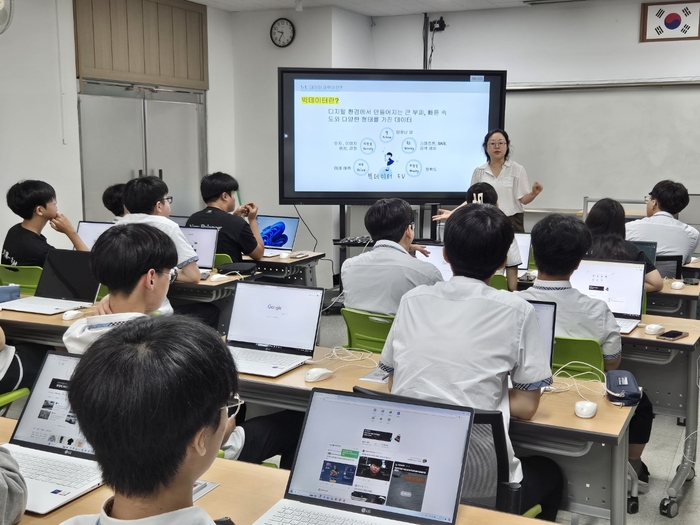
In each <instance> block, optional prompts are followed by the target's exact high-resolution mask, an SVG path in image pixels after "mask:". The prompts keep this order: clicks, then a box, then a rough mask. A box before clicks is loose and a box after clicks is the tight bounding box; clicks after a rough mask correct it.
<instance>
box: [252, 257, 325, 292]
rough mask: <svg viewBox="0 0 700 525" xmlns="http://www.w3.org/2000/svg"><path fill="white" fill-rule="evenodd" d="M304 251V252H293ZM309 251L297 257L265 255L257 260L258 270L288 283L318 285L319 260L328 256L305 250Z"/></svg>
mask: <svg viewBox="0 0 700 525" xmlns="http://www.w3.org/2000/svg"><path fill="white" fill-rule="evenodd" d="M294 253H302V252H292V254H294ZM303 253H307V254H308V255H307V256H306V257H302V258H300V259H295V258H293V257H290V258H289V259H280V258H279V256H277V257H264V258H262V259H260V260H259V261H256V264H257V265H258V271H259V272H261V273H262V277H265V278H268V279H279V280H280V281H282V282H284V283H287V284H297V285H302V286H314V287H315V286H317V285H316V266H317V265H318V261H319V260H321V259H322V258H323V257H325V256H326V254H325V253H321V252H303ZM243 259H244V260H252V259H250V257H248V256H244V257H243Z"/></svg>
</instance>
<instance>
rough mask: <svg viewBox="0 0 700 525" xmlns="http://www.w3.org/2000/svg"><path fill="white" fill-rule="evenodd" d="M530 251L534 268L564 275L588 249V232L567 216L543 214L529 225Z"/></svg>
mask: <svg viewBox="0 0 700 525" xmlns="http://www.w3.org/2000/svg"><path fill="white" fill-rule="evenodd" d="M531 238H532V253H533V255H534V256H535V263H536V264H537V269H538V270H539V271H541V272H544V273H546V274H548V275H568V274H570V273H573V271H574V270H575V269H576V268H577V267H578V265H579V263H580V262H581V259H583V257H584V256H585V255H586V252H588V250H589V249H590V248H591V232H590V230H589V229H588V226H586V225H585V224H584V223H583V221H581V220H580V219H577V218H576V217H572V216H570V215H562V214H559V213H554V214H552V215H547V216H546V217H545V218H544V219H542V220H541V221H539V222H538V223H537V224H535V226H534V227H533V228H532V233H531Z"/></svg>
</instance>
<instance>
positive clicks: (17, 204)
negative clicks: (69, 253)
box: [1, 180, 88, 268]
mask: <svg viewBox="0 0 700 525" xmlns="http://www.w3.org/2000/svg"><path fill="white" fill-rule="evenodd" d="M7 206H8V207H9V208H10V209H11V210H12V211H13V212H14V213H15V214H17V215H19V216H20V217H22V222H21V223H19V224H15V225H14V226H13V227H12V228H10V229H9V231H8V232H7V236H6V237H5V243H4V244H3V246H2V258H1V261H2V264H11V265H12V266H41V267H42V268H43V267H44V261H45V260H46V255H47V254H48V253H49V251H50V250H53V249H54V248H53V246H51V245H50V244H49V243H48V242H46V237H44V236H43V235H42V234H41V232H42V230H43V229H44V227H45V226H46V224H47V223H49V224H51V227H52V228H53V229H54V230H56V231H57V232H61V233H63V234H65V235H66V236H67V237H68V238H69V239H70V241H71V242H72V243H73V246H75V249H76V250H81V251H88V250H87V246H85V243H84V242H83V241H82V239H81V238H80V237H79V236H78V232H77V231H76V229H75V228H74V227H73V225H72V224H71V222H70V221H69V220H68V217H66V216H65V215H63V214H62V213H58V204H57V203H56V190H54V189H53V187H52V186H51V185H50V184H48V183H46V182H44V181H40V180H23V181H20V182H18V183H17V184H14V185H13V186H12V187H11V188H10V189H9V190H8V192H7Z"/></svg>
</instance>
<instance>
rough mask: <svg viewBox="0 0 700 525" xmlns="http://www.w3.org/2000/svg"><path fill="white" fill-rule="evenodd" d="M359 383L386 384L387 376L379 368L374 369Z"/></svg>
mask: <svg viewBox="0 0 700 525" xmlns="http://www.w3.org/2000/svg"><path fill="white" fill-rule="evenodd" d="M360 381H369V382H370V383H388V382H389V374H388V373H387V372H386V371H384V370H382V369H381V368H375V369H374V370H372V371H371V372H370V373H369V374H366V375H363V376H362V377H361V378H360Z"/></svg>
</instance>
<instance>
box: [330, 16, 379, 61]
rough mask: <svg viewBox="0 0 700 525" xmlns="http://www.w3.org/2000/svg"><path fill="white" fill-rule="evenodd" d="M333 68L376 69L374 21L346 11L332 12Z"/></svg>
mask: <svg viewBox="0 0 700 525" xmlns="http://www.w3.org/2000/svg"><path fill="white" fill-rule="evenodd" d="M331 20H332V29H333V31H332V34H331V44H332V45H331V51H332V55H331V62H332V66H333V67H338V68H342V67H352V68H374V67H375V65H376V62H375V59H374V42H373V35H374V33H373V31H372V24H373V22H372V20H371V19H370V17H368V16H363V15H358V14H357V13H351V12H350V11H345V10H344V9H337V8H333V10H332V11H331Z"/></svg>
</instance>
